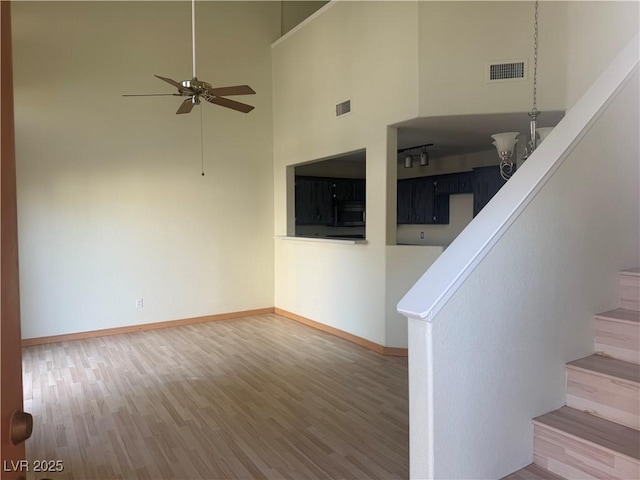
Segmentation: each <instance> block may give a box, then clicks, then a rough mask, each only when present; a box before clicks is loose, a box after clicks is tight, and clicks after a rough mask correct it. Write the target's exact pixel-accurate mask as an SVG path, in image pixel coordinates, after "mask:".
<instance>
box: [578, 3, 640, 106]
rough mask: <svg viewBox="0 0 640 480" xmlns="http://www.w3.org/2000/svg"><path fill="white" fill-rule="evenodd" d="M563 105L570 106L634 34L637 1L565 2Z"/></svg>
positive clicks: (638, 12) (637, 20)
mask: <svg viewBox="0 0 640 480" xmlns="http://www.w3.org/2000/svg"><path fill="white" fill-rule="evenodd" d="M567 9H568V10H567V13H568V14H567V26H566V31H567V65H566V70H567V83H566V85H567V87H566V99H567V100H566V104H567V108H568V107H571V106H572V105H573V104H574V103H576V101H577V100H578V99H579V98H580V96H581V95H582V94H584V92H585V91H586V90H587V88H589V87H590V86H591V84H592V83H593V82H594V81H595V80H596V79H597V78H598V75H600V73H602V71H603V70H604V69H605V68H606V67H607V65H608V64H609V62H610V61H611V59H612V58H613V57H614V56H615V55H616V54H617V52H619V51H620V50H621V49H622V48H623V47H624V46H625V45H626V44H627V43H628V42H629V41H630V40H631V39H632V38H633V36H634V35H635V34H636V33H637V32H638V28H639V23H640V4H639V3H638V2H637V1H611V2H608V1H596V2H588V1H581V2H567Z"/></svg>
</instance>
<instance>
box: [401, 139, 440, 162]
mask: <svg viewBox="0 0 640 480" xmlns="http://www.w3.org/2000/svg"><path fill="white" fill-rule="evenodd" d="M432 146H433V143H425V144H424V145H416V146H415V147H408V148H401V149H399V150H398V153H404V152H407V153H406V154H405V156H404V168H413V156H412V155H411V151H412V150H417V149H418V148H421V149H422V150H421V151H420V166H421V167H427V166H429V152H427V147H432Z"/></svg>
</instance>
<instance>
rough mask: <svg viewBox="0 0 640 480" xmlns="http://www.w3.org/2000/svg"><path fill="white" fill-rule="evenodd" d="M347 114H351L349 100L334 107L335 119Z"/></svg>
mask: <svg viewBox="0 0 640 480" xmlns="http://www.w3.org/2000/svg"><path fill="white" fill-rule="evenodd" d="M347 113H351V100H345V101H344V102H342V103H338V104H337V105H336V117H341V116H342V115H346V114H347Z"/></svg>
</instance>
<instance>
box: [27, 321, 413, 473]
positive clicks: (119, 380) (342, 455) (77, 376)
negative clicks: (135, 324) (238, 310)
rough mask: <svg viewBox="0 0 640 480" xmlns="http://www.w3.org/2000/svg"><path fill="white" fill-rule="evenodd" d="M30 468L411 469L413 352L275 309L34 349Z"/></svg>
mask: <svg viewBox="0 0 640 480" xmlns="http://www.w3.org/2000/svg"><path fill="white" fill-rule="evenodd" d="M23 367H24V396H25V410H26V411H28V412H31V413H32V414H33V416H34V433H33V436H32V438H31V439H29V440H28V441H27V444H26V446H27V458H28V460H30V461H31V462H32V463H31V465H32V466H33V462H34V461H35V460H60V461H62V462H63V464H64V471H63V472H61V473H48V474H46V475H45V474H43V473H39V474H36V473H34V472H31V473H29V476H28V478H29V479H41V478H45V477H47V478H51V479H54V480H56V479H83V480H84V479H86V480H89V479H127V480H128V479H160V478H162V479H164V478H173V479H296V480H302V479H316V478H317V479H326V478H329V479H334V478H366V479H376V478H380V479H393V478H408V463H409V459H408V457H409V454H408V447H409V445H408V444H409V439H408V431H409V427H408V425H409V418H408V384H407V361H406V358H404V359H402V358H394V357H385V356H382V355H379V354H377V353H374V352H372V351H369V350H366V349H364V348H362V347H359V346H357V345H354V344H352V343H349V342H347V341H345V340H342V339H339V338H337V337H334V336H332V335H329V334H326V333H323V332H320V331H317V330H314V329H312V328H309V327H307V326H304V325H301V324H298V323H296V322H294V321H291V320H288V319H285V318H283V317H280V316H278V315H274V314H270V315H263V316H256V317H246V318H242V319H236V320H225V321H219V322H211V323H203V324H198V325H190V326H183V327H176V328H167V329H162V330H152V331H146V332H139V333H131V334H124V335H117V336H110V337H102V338H95V339H87V340H78V341H73V342H64V343H57V344H51V345H40V346H33V347H27V348H25V349H24V354H23Z"/></svg>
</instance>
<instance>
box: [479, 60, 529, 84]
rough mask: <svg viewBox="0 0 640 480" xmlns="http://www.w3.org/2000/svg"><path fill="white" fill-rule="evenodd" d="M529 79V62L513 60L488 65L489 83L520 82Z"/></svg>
mask: <svg viewBox="0 0 640 480" xmlns="http://www.w3.org/2000/svg"><path fill="white" fill-rule="evenodd" d="M526 79H527V61H526V60H513V61H509V62H497V63H490V64H488V65H487V82H488V83H494V82H518V81H523V80H526Z"/></svg>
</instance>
